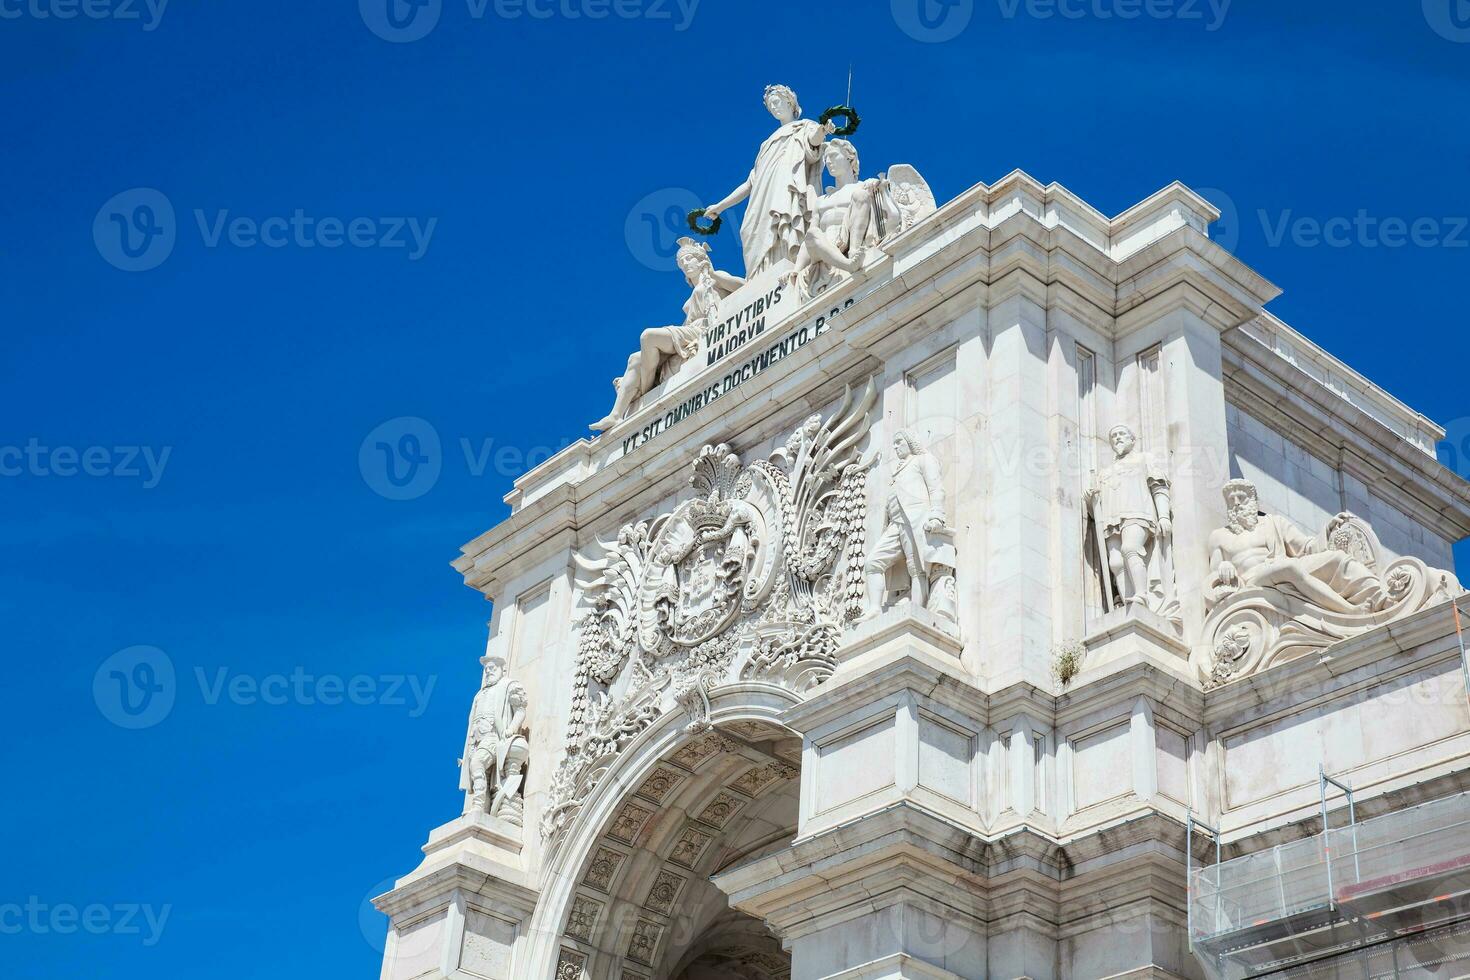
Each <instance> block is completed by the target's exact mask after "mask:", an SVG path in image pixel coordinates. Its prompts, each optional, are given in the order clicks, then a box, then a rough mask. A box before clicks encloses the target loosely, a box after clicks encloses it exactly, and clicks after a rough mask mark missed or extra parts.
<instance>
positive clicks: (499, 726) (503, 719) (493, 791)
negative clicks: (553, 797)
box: [459, 657, 531, 827]
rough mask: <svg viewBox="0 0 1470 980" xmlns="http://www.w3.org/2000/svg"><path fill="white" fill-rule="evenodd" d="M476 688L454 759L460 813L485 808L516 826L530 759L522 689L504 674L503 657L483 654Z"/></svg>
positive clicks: (519, 820) (477, 811) (479, 810)
mask: <svg viewBox="0 0 1470 980" xmlns="http://www.w3.org/2000/svg"><path fill="white" fill-rule="evenodd" d="M480 662H481V663H482V664H484V665H485V673H484V677H483V680H482V682H481V687H480V693H479V694H477V695H475V703H474V706H473V707H471V709H470V727H469V733H468V735H467V736H466V737H465V746H464V756H463V757H462V758H461V759H460V760H459V764H460V778H459V788H460V789H461V790H463V791H464V792H465V793H466V800H465V812H466V813H488V814H489V815H490V816H492V817H496V818H499V819H501V820H504V821H505V822H507V823H510V824H513V825H515V826H517V827H519V826H520V825H521V822H522V819H523V816H522V813H523V802H522V800H521V782H522V780H523V778H524V774H525V770H526V762H527V761H528V760H529V759H530V755H531V743H530V741H529V740H528V739H527V738H526V689H525V687H523V686H522V685H521V684H519V683H517V682H516V681H513V680H511V679H510V678H509V677H508V676H506V673H505V661H504V660H501V659H499V658H491V657H485V658H484V659H482V660H481V661H480Z"/></svg>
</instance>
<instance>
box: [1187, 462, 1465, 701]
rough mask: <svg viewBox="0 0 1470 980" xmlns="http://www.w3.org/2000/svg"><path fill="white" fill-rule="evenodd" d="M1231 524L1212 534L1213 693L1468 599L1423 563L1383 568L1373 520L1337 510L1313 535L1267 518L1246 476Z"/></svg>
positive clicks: (1202, 672) (1233, 498)
mask: <svg viewBox="0 0 1470 980" xmlns="http://www.w3.org/2000/svg"><path fill="white" fill-rule="evenodd" d="M1225 497H1226V501H1227V504H1228V506H1229V509H1230V524H1229V526H1227V527H1225V528H1222V529H1220V530H1219V531H1216V532H1215V533H1214V534H1213V535H1211V537H1210V545H1211V551H1212V555H1211V565H1212V567H1213V568H1214V573H1213V574H1212V576H1211V580H1210V582H1209V587H1208V588H1207V590H1206V597H1207V598H1208V599H1209V600H1210V601H1211V602H1212V604H1213V609H1212V611H1211V612H1210V615H1209V618H1208V619H1206V621H1205V624H1204V629H1203V634H1202V637H1201V643H1200V646H1199V647H1198V648H1197V650H1196V655H1195V658H1194V659H1195V662H1196V667H1197V669H1198V672H1199V676H1200V679H1201V680H1202V682H1203V683H1204V684H1205V685H1206V686H1208V687H1216V686H1219V685H1221V684H1225V683H1227V682H1229V681H1233V680H1238V679H1240V678H1242V677H1248V676H1250V675H1251V674H1255V673H1258V672H1260V671H1262V670H1265V669H1267V668H1269V667H1271V666H1272V665H1273V664H1276V663H1281V662H1283V661H1286V660H1292V659H1295V658H1297V657H1302V656H1306V655H1307V654H1309V653H1312V652H1314V651H1322V650H1325V649H1327V648H1328V647H1330V646H1332V645H1333V644H1335V643H1338V642H1340V641H1342V640H1346V639H1349V638H1351V637H1354V636H1359V635H1361V634H1363V633H1366V632H1368V631H1369V630H1372V629H1375V628H1377V627H1379V626H1383V625H1385V624H1388V623H1393V622H1396V621H1398V620H1401V619H1404V618H1405V617H1408V616H1411V615H1413V614H1414V613H1416V612H1419V611H1420V610H1421V609H1424V608H1425V607H1427V606H1431V605H1434V604H1436V603H1440V602H1444V601H1447V600H1449V599H1452V598H1454V597H1456V596H1459V595H1461V594H1462V592H1463V590H1462V589H1461V588H1460V583H1459V581H1458V580H1457V579H1456V578H1455V576H1454V575H1453V574H1451V573H1450V572H1447V571H1443V570H1440V569H1433V568H1430V567H1429V566H1427V565H1425V564H1424V562H1422V561H1420V560H1419V559H1417V558H1407V557H1406V558H1400V559H1398V560H1397V561H1394V562H1392V563H1391V564H1389V565H1388V566H1387V567H1386V568H1384V567H1382V560H1381V551H1380V545H1379V543H1378V538H1377V536H1376V535H1375V534H1374V533H1373V529H1372V527H1371V526H1369V524H1368V523H1367V522H1366V521H1364V520H1362V519H1361V518H1359V517H1357V516H1355V515H1353V514H1349V513H1342V514H1338V515H1337V516H1336V517H1334V518H1333V519H1332V520H1331V521H1329V522H1328V524H1327V526H1326V528H1324V529H1323V531H1322V533H1321V535H1319V536H1318V537H1317V538H1315V539H1313V538H1311V537H1309V536H1308V535H1307V534H1306V533H1305V532H1304V531H1302V530H1301V529H1300V528H1298V527H1297V526H1296V525H1294V524H1292V523H1291V522H1290V521H1287V520H1286V519H1285V518H1282V517H1279V516H1276V515H1271V514H1264V513H1261V512H1259V500H1258V497H1257V493H1256V488H1255V486H1254V485H1253V484H1251V483H1250V482H1249V481H1247V480H1232V481H1230V482H1229V483H1227V484H1226V486H1225Z"/></svg>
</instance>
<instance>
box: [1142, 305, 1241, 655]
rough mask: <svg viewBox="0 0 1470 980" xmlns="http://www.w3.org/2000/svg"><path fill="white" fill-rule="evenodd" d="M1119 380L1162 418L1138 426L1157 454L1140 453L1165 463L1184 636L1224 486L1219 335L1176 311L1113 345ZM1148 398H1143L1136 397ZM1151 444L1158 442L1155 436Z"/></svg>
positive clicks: (1192, 619) (1194, 614) (1197, 614)
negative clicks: (1153, 355)
mask: <svg viewBox="0 0 1470 980" xmlns="http://www.w3.org/2000/svg"><path fill="white" fill-rule="evenodd" d="M1155 347H1157V348H1158V352H1159V366H1158V372H1157V375H1155V376H1152V377H1147V378H1141V377H1139V374H1140V373H1141V371H1142V370H1143V369H1141V368H1140V367H1139V366H1138V363H1137V362H1138V358H1139V355H1140V354H1145V353H1146V352H1149V351H1150V350H1152V349H1153V348H1155ZM1116 354H1117V359H1118V364H1119V369H1120V372H1122V373H1123V375H1124V377H1125V378H1126V377H1127V375H1128V374H1129V373H1132V374H1133V378H1132V383H1131V384H1127V385H1124V386H1120V387H1122V388H1123V390H1122V391H1120V394H1121V395H1122V396H1123V397H1130V398H1134V399H1139V400H1140V411H1149V412H1162V414H1163V420H1164V421H1166V425H1158V424H1157V420H1156V419H1151V418H1145V419H1143V423H1144V428H1145V429H1149V428H1152V431H1153V432H1154V433H1156V434H1161V435H1162V438H1163V442H1164V445H1163V446H1147V448H1148V449H1149V450H1150V451H1151V452H1153V453H1155V454H1157V455H1158V456H1159V457H1161V459H1162V460H1163V461H1164V462H1165V463H1166V465H1167V468H1168V476H1169V480H1170V483H1171V488H1170V490H1171V492H1170V499H1171V506H1172V508H1173V511H1174V548H1173V559H1174V576H1175V582H1176V585H1177V589H1178V595H1179V601H1180V605H1181V607H1182V610H1183V615H1184V635H1185V636H1186V637H1194V636H1198V635H1199V630H1200V627H1201V626H1202V625H1203V624H1204V620H1205V608H1204V597H1203V595H1202V590H1203V588H1204V584H1205V582H1206V580H1207V579H1208V577H1209V573H1210V566H1209V560H1210V555H1209V549H1208V547H1207V542H1208V540H1209V536H1210V533H1211V532H1212V531H1214V530H1215V529H1216V528H1218V527H1221V526H1222V525H1223V524H1224V523H1225V505H1224V502H1223V500H1222V498H1221V496H1220V488H1221V487H1222V486H1223V485H1224V483H1225V481H1226V480H1228V479H1230V443H1229V437H1228V434H1227V429H1226V421H1225V387H1224V383H1223V381H1222V380H1221V356H1220V328H1219V327H1218V326H1216V325H1214V324H1211V323H1208V322H1206V321H1205V320H1204V319H1202V318H1201V317H1200V316H1199V315H1197V314H1196V313H1195V312H1194V311H1192V310H1191V309H1190V308H1188V307H1186V306H1181V307H1179V308H1177V309H1175V310H1173V311H1171V312H1169V313H1167V314H1165V315H1164V316H1162V317H1160V318H1159V319H1158V320H1156V321H1154V322H1153V323H1152V324H1150V325H1149V326H1147V327H1144V328H1142V329H1139V330H1137V331H1135V332H1133V333H1131V334H1129V335H1128V336H1127V337H1125V338H1123V339H1122V340H1120V341H1118V343H1117V348H1116ZM1143 392H1148V393H1149V394H1148V395H1147V397H1146V398H1145V396H1144V395H1143V394H1142V393H1143ZM1144 400H1146V401H1148V402H1149V404H1148V405H1142V404H1141V401H1144ZM1156 438H1157V435H1156Z"/></svg>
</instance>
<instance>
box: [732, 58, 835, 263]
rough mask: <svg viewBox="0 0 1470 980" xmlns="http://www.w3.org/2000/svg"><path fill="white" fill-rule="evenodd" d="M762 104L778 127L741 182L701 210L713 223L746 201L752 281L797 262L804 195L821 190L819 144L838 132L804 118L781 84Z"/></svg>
mask: <svg viewBox="0 0 1470 980" xmlns="http://www.w3.org/2000/svg"><path fill="white" fill-rule="evenodd" d="M763 101H764V102H765V106H766V111H768V112H769V113H770V114H771V115H772V116H775V117H776V122H777V123H779V124H780V125H778V126H777V128H776V131H775V132H774V133H772V134H771V135H770V136H768V137H766V141H765V142H764V143H762V144H761V148H760V150H759V152H758V153H757V154H756V158H755V166H753V167H752V168H751V171H750V176H749V177H747V178H746V179H745V182H744V183H742V184H741V185H740V186H739V187H737V188H735V189H734V190H733V191H731V192H730V193H729V194H728V195H726V196H725V198H724V199H723V200H721V201H720V202H719V203H718V204H713V205H710V206H709V207H707V208H705V217H707V218H711V219H714V218H717V217H719V216H720V214H721V213H722V212H723V211H725V210H726V209H728V208H731V207H734V206H735V205H736V204H739V203H740V202H741V201H744V202H745V217H744V219H743V220H742V221H741V222H740V245H741V249H742V251H743V252H744V253H745V274H746V275H747V276H751V277H753V276H756V275H758V274H760V273H761V272H763V271H764V270H765V269H767V268H770V267H772V266H774V265H776V264H777V263H779V262H794V261H795V260H796V255H797V252H798V251H799V250H800V248H801V243H802V240H803V239H804V238H805V237H806V222H807V217H808V212H807V202H808V196H809V195H815V194H816V193H817V192H818V191H820V189H821V185H820V183H819V181H820V178H821V170H822V164H821V154H822V143H823V141H824V140H825V139H826V138H827V137H828V136H830V135H831V134H832V133H834V132H836V130H837V127H836V125H834V124H833V123H827V124H826V125H823V124H821V123H816V122H812V121H810V120H806V119H802V118H801V103H800V102H798V101H797V98H796V93H795V92H793V91H792V90H791V89H789V88H787V87H786V86H785V85H771V86H768V87H767V88H766V93H765V97H764V100H763Z"/></svg>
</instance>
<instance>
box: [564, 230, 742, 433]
mask: <svg viewBox="0 0 1470 980" xmlns="http://www.w3.org/2000/svg"><path fill="white" fill-rule="evenodd" d="M674 261H675V262H677V263H678V266H679V271H680V272H682V273H684V279H685V280H686V281H687V282H688V283H689V288H690V293H689V298H688V299H687V300H685V301H684V323H683V324H682V325H680V326H676V327H654V328H652V329H649V330H645V331H643V335H642V336H641V337H640V338H639V343H638V350H637V351H635V352H634V353H633V354H632V355H631V356H630V357H629V358H628V367H627V370H625V371H624V372H623V376H622V377H621V378H617V379H615V380H614V381H613V387H614V388H615V389H617V398H616V400H615V401H614V402H613V407H612V411H611V412H608V413H607V415H605V416H603V417H602V418H601V419H599V420H598V421H596V422H594V423H592V428H593V429H595V430H597V431H598V432H605V431H606V430H608V429H611V428H612V427H613V426H615V425H617V424H618V423H619V422H621V421H622V420H623V419H625V418H627V417H628V414H629V413H630V412H632V411H633V409H634V408H636V407H637V404H638V399H640V398H642V397H643V396H644V395H646V394H648V392H649V391H651V390H652V389H653V387H654V385H656V384H658V383H659V382H660V381H661V380H663V379H664V378H666V377H668V376H669V375H671V374H672V373H673V372H675V371H677V370H678V369H679V367H680V365H682V364H683V363H684V362H685V361H686V360H688V359H689V358H690V357H693V356H694V355H695V354H698V353H699V345H700V340H701V338H702V337H703V336H704V332H705V330H707V329H708V328H709V325H710V324H711V323H713V322H715V313H716V311H717V310H718V309H719V306H720V300H722V299H724V298H725V297H726V296H729V295H730V294H731V293H733V292H735V290H737V289H739V288H740V287H741V286H743V285H745V280H744V279H741V278H740V277H739V276H732V275H730V273H728V272H720V271H719V270H717V269H716V268H715V267H714V263H713V262H711V261H710V257H709V246H707V245H704V244H702V243H700V242H696V241H695V240H694V239H692V238H681V239H679V251H678V254H677V255H676V256H675V260H674Z"/></svg>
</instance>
